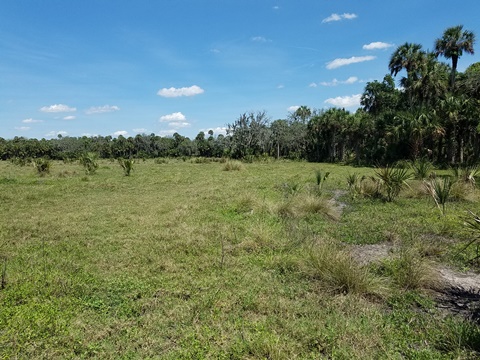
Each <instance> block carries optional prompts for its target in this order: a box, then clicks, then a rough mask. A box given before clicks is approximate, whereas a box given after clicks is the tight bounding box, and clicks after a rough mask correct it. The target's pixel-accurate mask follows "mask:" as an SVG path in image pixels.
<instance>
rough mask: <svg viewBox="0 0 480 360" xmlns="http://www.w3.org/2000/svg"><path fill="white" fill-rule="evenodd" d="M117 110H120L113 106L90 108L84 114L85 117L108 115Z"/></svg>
mask: <svg viewBox="0 0 480 360" xmlns="http://www.w3.org/2000/svg"><path fill="white" fill-rule="evenodd" d="M118 110H120V108H119V107H118V106H115V105H113V106H110V105H104V106H92V107H91V108H90V109H88V110H86V111H85V113H86V114H87V115H92V114H103V113H109V112H113V111H118Z"/></svg>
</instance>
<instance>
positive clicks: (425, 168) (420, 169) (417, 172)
mask: <svg viewBox="0 0 480 360" xmlns="http://www.w3.org/2000/svg"><path fill="white" fill-rule="evenodd" d="M410 168H411V169H412V170H413V174H414V177H415V179H417V180H424V179H426V178H428V177H429V176H430V175H431V173H432V170H433V164H432V163H431V162H430V161H429V160H428V159H426V158H421V159H418V160H416V161H414V162H412V163H411V164H410Z"/></svg>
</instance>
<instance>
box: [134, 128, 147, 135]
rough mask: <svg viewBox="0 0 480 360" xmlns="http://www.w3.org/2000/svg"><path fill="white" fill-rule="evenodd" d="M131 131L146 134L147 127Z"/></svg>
mask: <svg viewBox="0 0 480 360" xmlns="http://www.w3.org/2000/svg"><path fill="white" fill-rule="evenodd" d="M133 132H135V133H137V134H146V133H147V129H145V128H139V129H133Z"/></svg>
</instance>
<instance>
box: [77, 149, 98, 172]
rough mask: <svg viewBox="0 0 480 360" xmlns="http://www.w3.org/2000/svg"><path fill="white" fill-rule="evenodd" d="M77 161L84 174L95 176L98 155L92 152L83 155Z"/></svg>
mask: <svg viewBox="0 0 480 360" xmlns="http://www.w3.org/2000/svg"><path fill="white" fill-rule="evenodd" d="M78 160H79V162H80V164H81V165H82V166H83V168H84V169H85V174H87V175H93V174H95V172H96V171H97V169H98V154H96V153H92V152H89V153H84V154H82V155H81V156H80V158H79V159H78Z"/></svg>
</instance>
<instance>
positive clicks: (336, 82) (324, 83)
mask: <svg viewBox="0 0 480 360" xmlns="http://www.w3.org/2000/svg"><path fill="white" fill-rule="evenodd" d="M357 81H358V78H357V77H356V76H350V77H349V78H348V79H347V80H337V79H333V80H332V81H328V82H327V81H322V82H321V83H319V84H320V85H322V86H337V85H342V84H347V85H349V84H355V83H356V82H357Z"/></svg>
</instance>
